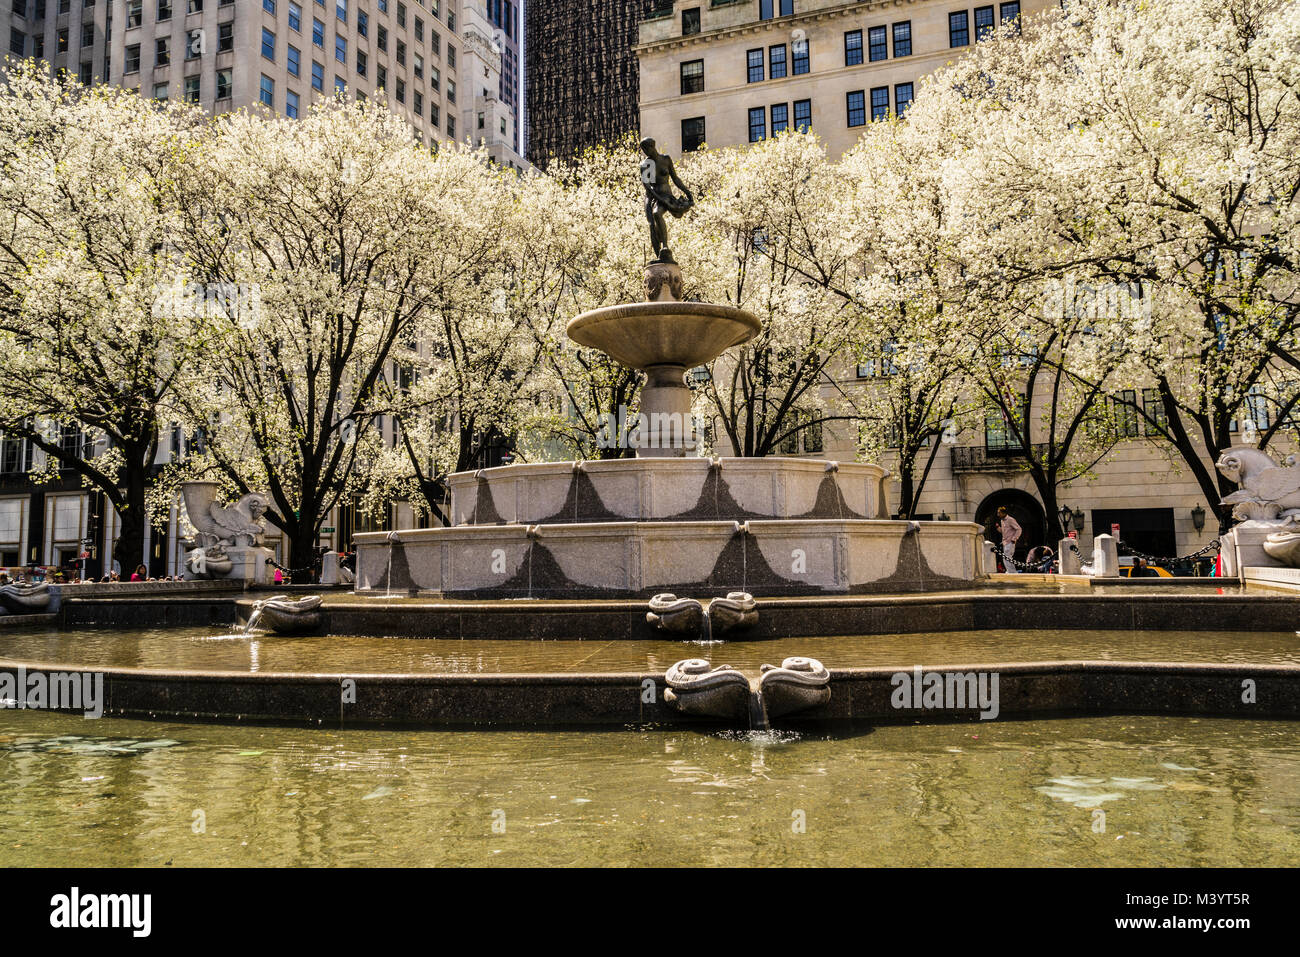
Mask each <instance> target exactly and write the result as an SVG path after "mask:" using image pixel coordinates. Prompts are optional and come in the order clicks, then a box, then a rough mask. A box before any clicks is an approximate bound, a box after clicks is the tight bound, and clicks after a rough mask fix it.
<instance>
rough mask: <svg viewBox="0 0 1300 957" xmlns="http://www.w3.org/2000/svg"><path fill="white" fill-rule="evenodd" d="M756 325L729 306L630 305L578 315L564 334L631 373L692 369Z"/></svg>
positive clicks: (753, 332)
mask: <svg viewBox="0 0 1300 957" xmlns="http://www.w3.org/2000/svg"><path fill="white" fill-rule="evenodd" d="M760 329H762V325H761V324H760V323H759V321H758V319H756V318H755V317H754V316H753V315H751V314H750V313H748V312H745V311H744V310H743V309H736V308H734V307H733V306H716V305H713V304H711V303H706V302H676V301H671V300H669V301H660V302H636V303H629V304H627V305H622V306H606V307H605V308H603V309H593V310H591V311H590V312H584V313H583V314H582V315H580V316H578V317H577V318H576V319H573V320H572V321H570V323H569V325H568V327H567V329H566V330H565V331H566V333H567V334H568V336H569V338H570V339H572V340H573V341H574V342H576V343H578V344H579V345H583V346H592V347H593V348H596V349H599V350H601V351H602V352H604V353H605V354H607V355H608V356H609V357H610V358H612V359H614V361H616V362H619V363H621V364H622V365H625V366H628V367H630V368H633V369H646V368H648V367H650V366H657V365H677V366H686V367H687V368H690V367H692V366H698V365H703V364H704V363H706V362H712V361H713V360H714V359H716V358H717V357H718V356H719V355H721V354H722V353H723V352H725V351H726V350H727V349H730V348H731V347H732V346H738V345H740V344H741V343H742V342H748V341H749V340H750V339H752V338H754V336H756V335H758V333H759V330H760Z"/></svg>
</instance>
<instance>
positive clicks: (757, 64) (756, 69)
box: [745, 50, 763, 83]
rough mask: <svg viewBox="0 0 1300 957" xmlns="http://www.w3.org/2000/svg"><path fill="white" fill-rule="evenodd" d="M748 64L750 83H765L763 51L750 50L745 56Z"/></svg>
mask: <svg viewBox="0 0 1300 957" xmlns="http://www.w3.org/2000/svg"><path fill="white" fill-rule="evenodd" d="M745 59H746V61H747V63H748V76H749V82H750V83H762V82H763V51H762V50H750V51H749V52H748V53H746V54H745Z"/></svg>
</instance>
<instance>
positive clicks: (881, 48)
mask: <svg viewBox="0 0 1300 957" xmlns="http://www.w3.org/2000/svg"><path fill="white" fill-rule="evenodd" d="M893 33H894V56H895V57H900V56H911V55H912V21H911V20H902V21H900V22H898V23H895V24H894V30H893ZM867 56H868V59H869V60H870V61H871V62H872V63H875V62H877V61H878V60H887V59H889V36H888V33H887V31H886V28H885V27H868V28H867ZM861 62H862V31H861V30H849V31H848V32H847V33H845V34H844V65H845V66H857V65H858V64H859V63H861Z"/></svg>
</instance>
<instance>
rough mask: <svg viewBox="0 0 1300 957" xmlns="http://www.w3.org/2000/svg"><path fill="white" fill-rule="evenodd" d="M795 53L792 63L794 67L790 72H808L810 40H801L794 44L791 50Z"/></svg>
mask: <svg viewBox="0 0 1300 957" xmlns="http://www.w3.org/2000/svg"><path fill="white" fill-rule="evenodd" d="M790 52H791V53H793V54H794V62H793V63H792V64H791V65H792V67H793V69H791V70H790V73H791V74H792V75H794V76H802V75H803V74H805V73H807V72H808V41H807V40H800V41H798V42H797V43H795V44H794V49H793V50H791V51H790Z"/></svg>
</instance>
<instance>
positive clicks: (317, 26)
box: [311, 17, 325, 50]
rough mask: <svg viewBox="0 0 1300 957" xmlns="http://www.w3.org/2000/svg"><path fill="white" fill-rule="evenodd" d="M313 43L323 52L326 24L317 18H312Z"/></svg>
mask: <svg viewBox="0 0 1300 957" xmlns="http://www.w3.org/2000/svg"><path fill="white" fill-rule="evenodd" d="M311 42H312V43H314V44H316V46H318V47H320V48H321V49H322V50H324V49H325V24H323V23H321V22H320V21H319V20H317V19H316V18H315V17H312V21H311Z"/></svg>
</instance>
